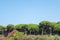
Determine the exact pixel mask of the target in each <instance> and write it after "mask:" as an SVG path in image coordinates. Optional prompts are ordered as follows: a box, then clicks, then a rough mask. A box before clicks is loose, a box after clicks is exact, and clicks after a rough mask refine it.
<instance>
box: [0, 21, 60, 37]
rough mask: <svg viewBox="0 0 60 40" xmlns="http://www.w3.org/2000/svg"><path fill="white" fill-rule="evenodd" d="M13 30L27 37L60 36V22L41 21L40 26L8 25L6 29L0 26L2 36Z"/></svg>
mask: <svg viewBox="0 0 60 40" xmlns="http://www.w3.org/2000/svg"><path fill="white" fill-rule="evenodd" d="M13 30H17V31H19V32H24V33H25V34H27V35H45V34H47V35H55V34H57V35H60V22H50V21H41V22H40V23H39V24H17V25H13V24H8V25H7V26H6V27H4V26H3V25H0V34H3V35H5V36H7V35H8V33H9V32H12V31H13Z"/></svg>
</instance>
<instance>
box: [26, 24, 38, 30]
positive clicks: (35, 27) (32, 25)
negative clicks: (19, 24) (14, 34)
mask: <svg viewBox="0 0 60 40" xmlns="http://www.w3.org/2000/svg"><path fill="white" fill-rule="evenodd" d="M27 27H28V29H31V28H33V29H38V25H37V24H27Z"/></svg>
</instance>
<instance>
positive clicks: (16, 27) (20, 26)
mask: <svg viewBox="0 0 60 40" xmlns="http://www.w3.org/2000/svg"><path fill="white" fill-rule="evenodd" d="M25 25H26V24H17V25H16V26H15V29H21V28H22V27H23V26H25Z"/></svg>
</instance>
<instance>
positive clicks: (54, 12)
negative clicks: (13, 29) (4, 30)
mask: <svg viewBox="0 0 60 40" xmlns="http://www.w3.org/2000/svg"><path fill="white" fill-rule="evenodd" d="M42 20H48V21H60V0H0V24H1V25H7V24H25V23H26V24H27V23H35V24H38V23H39V22H40V21H42Z"/></svg>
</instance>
